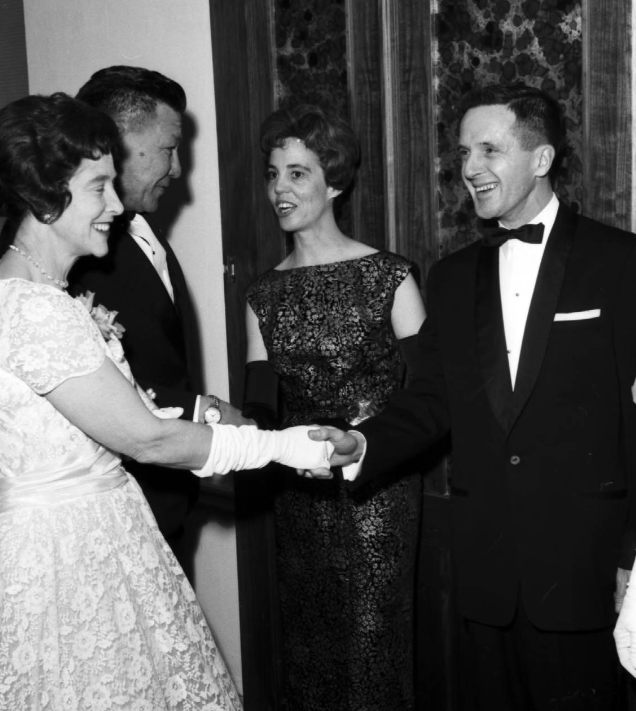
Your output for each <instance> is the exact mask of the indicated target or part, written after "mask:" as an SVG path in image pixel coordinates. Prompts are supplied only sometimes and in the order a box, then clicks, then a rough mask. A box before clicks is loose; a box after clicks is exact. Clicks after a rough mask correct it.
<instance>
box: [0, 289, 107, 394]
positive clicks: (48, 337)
mask: <svg viewBox="0 0 636 711" xmlns="http://www.w3.org/2000/svg"><path fill="white" fill-rule="evenodd" d="M8 302H9V303H7V304H6V313H7V314H8V318H7V319H6V320H5V327H6V328H7V332H8V333H7V334H6V341H4V342H5V343H8V348H7V352H6V354H5V355H4V357H3V360H5V363H6V366H7V368H8V369H9V370H11V371H12V372H13V373H14V374H15V375H16V376H17V377H18V378H20V379H21V380H23V381H24V382H25V383H26V384H27V385H29V387H31V388H32V389H33V390H34V391H35V392H36V393H38V394H40V395H41V394H44V393H47V392H50V391H51V390H53V389H54V388H55V387H57V386H58V385H60V384H61V383H63V382H64V381H65V380H68V379H69V378H73V377H78V376H81V375H87V374H88V373H92V372H94V371H95V370H97V369H98V368H99V367H100V366H101V364H102V363H103V362H104V358H105V356H106V354H105V349H104V347H103V344H102V343H101V340H102V338H101V334H100V333H99V331H98V329H97V328H96V326H95V325H94V324H93V322H92V320H91V318H90V316H89V314H88V312H87V311H86V309H85V308H84V307H83V306H82V305H81V304H80V303H79V302H78V301H75V300H74V299H72V298H71V297H70V296H68V295H67V294H65V293H63V292H58V291H55V290H53V289H51V288H46V289H44V288H42V287H41V286H40V287H39V288H38V285H29V287H22V288H20V289H16V290H14V291H13V292H12V293H11V294H10V295H9V299H8Z"/></svg>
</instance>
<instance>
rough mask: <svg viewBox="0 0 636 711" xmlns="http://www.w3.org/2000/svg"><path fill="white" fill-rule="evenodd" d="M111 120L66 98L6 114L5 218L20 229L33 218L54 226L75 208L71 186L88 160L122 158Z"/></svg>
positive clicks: (1, 146)
mask: <svg viewBox="0 0 636 711" xmlns="http://www.w3.org/2000/svg"><path fill="white" fill-rule="evenodd" d="M118 145H119V131H118V129H117V125H116V124H115V122H114V121H113V120H112V119H111V118H110V117H109V116H107V115H106V114H104V113H103V112H101V111H98V110H97V109H93V108H91V107H90V106H86V105H85V104H83V103H82V102H80V101H77V100H75V99H73V98H71V97H70V96H68V95H66V94H63V93H56V94H52V95H51V96H38V95H35V96H27V97H25V98H23V99H18V101H14V102H13V103H11V104H8V105H7V106H5V107H4V108H2V109H0V215H2V216H4V217H6V218H7V224H12V225H13V226H14V227H16V226H17V225H18V224H19V223H20V222H22V220H23V219H24V217H25V216H26V215H27V214H28V213H31V214H32V215H33V216H34V217H35V218H36V219H37V220H39V221H40V222H47V223H48V222H53V221H55V220H56V219H57V218H58V217H59V216H60V215H61V214H62V213H63V212H64V210H66V208H67V207H68V205H69V204H70V202H71V193H70V191H69V189H68V182H69V180H70V179H71V177H72V176H73V175H74V173H75V171H76V170H77V168H78V167H79V165H80V163H81V162H82V160H83V159H84V158H89V159H92V160H97V159H98V158H100V157H101V156H103V155H111V154H113V153H116V152H117V147H118Z"/></svg>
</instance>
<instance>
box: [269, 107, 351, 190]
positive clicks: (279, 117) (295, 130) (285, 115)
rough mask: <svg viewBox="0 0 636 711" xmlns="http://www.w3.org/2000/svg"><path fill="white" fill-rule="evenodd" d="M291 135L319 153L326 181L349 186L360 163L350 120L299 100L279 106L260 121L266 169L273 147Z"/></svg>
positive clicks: (336, 188) (340, 185) (334, 186)
mask: <svg viewBox="0 0 636 711" xmlns="http://www.w3.org/2000/svg"><path fill="white" fill-rule="evenodd" d="M289 138H299V139H300V140H301V141H302V142H303V143H304V144H305V146H306V147H307V148H308V150H310V151H312V152H313V153H315V154H316V155H317V156H318V161H319V163H320V167H321V168H322V170H323V172H324V174H325V182H326V183H327V185H328V186H329V187H332V188H334V189H335V190H346V189H347V188H348V187H349V185H350V184H351V183H352V181H353V178H354V176H355V173H356V170H357V168H358V165H359V163H360V143H359V141H358V138H357V136H356V134H355V133H354V131H353V129H352V128H351V126H349V124H348V123H347V122H346V121H344V120H343V119H341V118H340V117H339V116H337V115H336V114H334V113H333V112H331V111H327V110H325V109H322V108H320V107H319V106H313V105H310V104H300V105H298V106H294V107H292V108H288V109H279V110H278V111H274V113H272V114H270V115H269V116H268V117H267V118H266V119H265V121H263V123H262V125H261V134H260V139H261V153H262V155H263V161H264V163H265V170H266V171H267V166H268V164H269V157H270V154H271V152H272V151H273V150H274V148H282V147H283V146H284V144H285V142H286V141H287V139H289Z"/></svg>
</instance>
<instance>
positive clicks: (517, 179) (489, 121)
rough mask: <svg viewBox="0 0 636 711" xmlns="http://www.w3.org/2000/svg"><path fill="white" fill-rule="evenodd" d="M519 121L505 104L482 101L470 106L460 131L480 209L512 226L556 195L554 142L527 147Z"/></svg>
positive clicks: (468, 179) (466, 176) (465, 168)
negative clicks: (552, 170)
mask: <svg viewBox="0 0 636 711" xmlns="http://www.w3.org/2000/svg"><path fill="white" fill-rule="evenodd" d="M515 122H516V116H515V114H514V113H513V112H512V111H510V110H509V109H507V108H506V107H505V106H478V107H476V108H473V109H470V110H469V111H467V112H466V115H465V116H464V118H463V119H462V123H461V127H460V134H459V153H460V155H461V158H462V178H463V180H464V183H465V184H466V187H467V188H468V192H469V193H470V195H471V197H472V199H473V202H474V204H475V211H476V212H477V215H478V216H479V217H481V218H483V219H492V218H498V219H499V221H500V222H501V223H502V224H503V225H504V226H505V227H508V228H512V227H519V226H520V225H523V224H525V223H527V222H529V221H530V220H532V219H533V218H534V217H536V215H537V214H538V213H539V212H541V210H542V209H543V208H544V207H545V206H546V205H547V203H548V201H549V200H550V197H551V196H552V187H551V185H550V181H549V178H548V177H547V176H548V171H549V169H550V166H551V164H552V160H553V158H554V148H553V147H552V146H550V145H545V144H542V145H539V146H536V147H534V148H531V149H530V150H527V149H524V148H523V147H522V145H521V142H520V136H519V134H518V132H517V131H516V130H515Z"/></svg>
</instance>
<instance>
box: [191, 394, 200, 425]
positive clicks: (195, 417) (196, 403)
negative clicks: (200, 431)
mask: <svg viewBox="0 0 636 711" xmlns="http://www.w3.org/2000/svg"><path fill="white" fill-rule="evenodd" d="M200 402H201V396H200V395H197V399H196V400H195V401H194V413H193V414H192V422H198V421H199V403H200Z"/></svg>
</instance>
